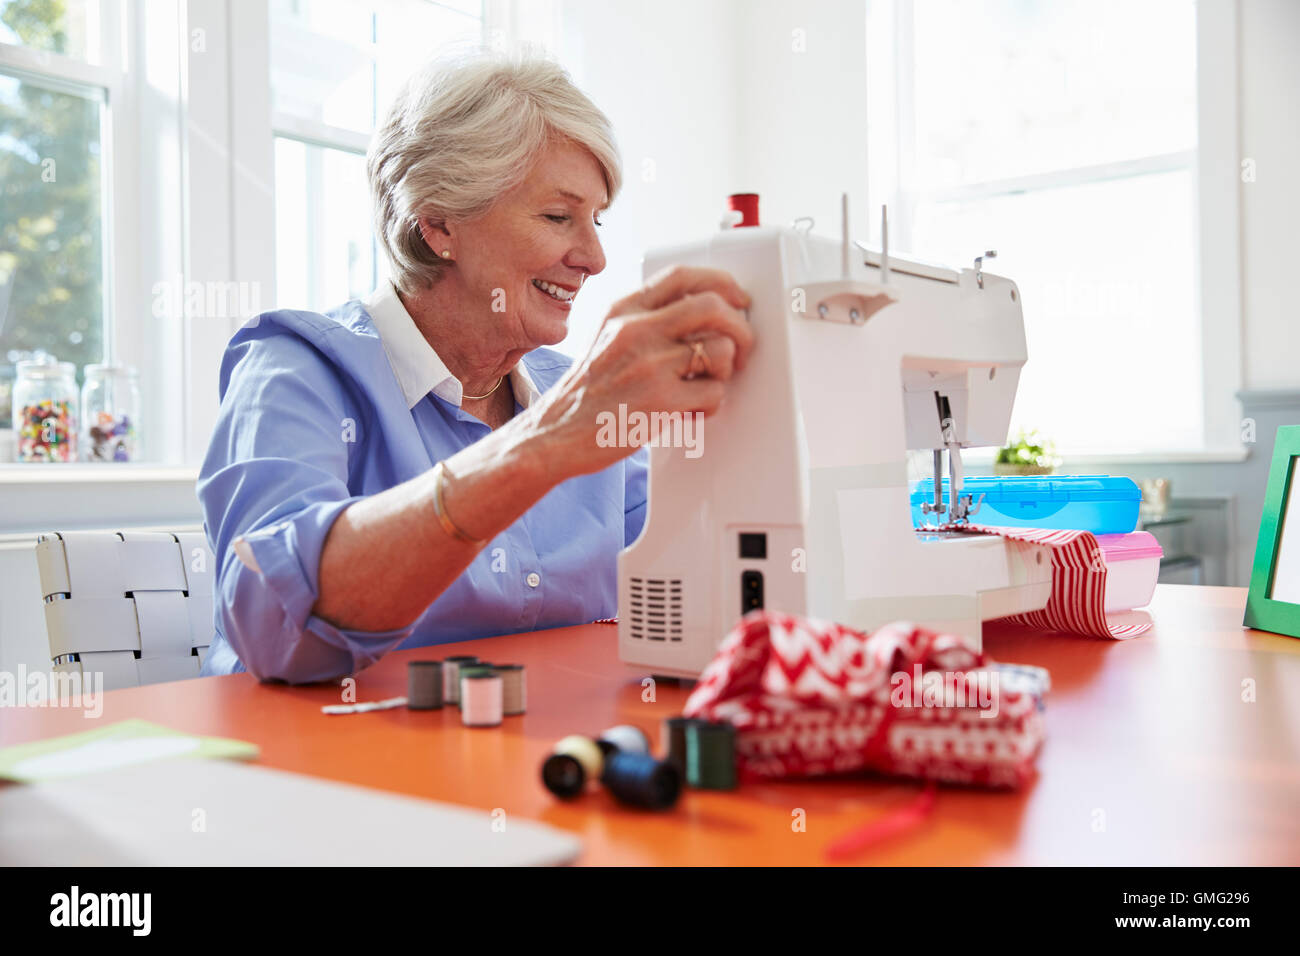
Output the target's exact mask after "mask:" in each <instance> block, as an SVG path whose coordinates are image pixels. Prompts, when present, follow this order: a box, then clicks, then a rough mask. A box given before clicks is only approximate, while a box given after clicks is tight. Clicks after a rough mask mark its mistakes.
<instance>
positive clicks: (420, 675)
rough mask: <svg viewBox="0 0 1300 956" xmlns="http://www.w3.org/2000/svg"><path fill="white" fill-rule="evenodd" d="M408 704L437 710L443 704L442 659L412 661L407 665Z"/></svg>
mask: <svg viewBox="0 0 1300 956" xmlns="http://www.w3.org/2000/svg"><path fill="white" fill-rule="evenodd" d="M406 706H407V707H408V708H409V709H410V710H437V709H438V708H440V707H441V706H442V661H411V662H410V663H409V664H407V665H406Z"/></svg>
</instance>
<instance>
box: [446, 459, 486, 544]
mask: <svg viewBox="0 0 1300 956" xmlns="http://www.w3.org/2000/svg"><path fill="white" fill-rule="evenodd" d="M446 472H447V469H446V468H445V467H443V464H442V462H438V464H436V465H434V467H433V513H434V514H436V515H437V516H438V523H439V524H440V525H442V530H443V531H445V532H447V534H449V535H451V536H452V537H453V538H455V539H456V540H458V541H464V542H465V543H466V544H472V545H477V546H478V547H482V546H483V545H485V544H487V541H486V539H481V538H474V537H471V536H470V535H467V534H466V533H465V532H464V531H462V530H461V529H460V528H459V527H458V526H457V525H456V522H454V521H452V520H451V518H450V517H448V515H447V507H446V505H444V504H443V502H442V477H443V475H444V474H445V473H446Z"/></svg>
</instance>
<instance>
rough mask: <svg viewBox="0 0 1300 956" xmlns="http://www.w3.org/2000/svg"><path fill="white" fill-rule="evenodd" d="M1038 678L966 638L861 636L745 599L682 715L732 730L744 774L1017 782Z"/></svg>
mask: <svg viewBox="0 0 1300 956" xmlns="http://www.w3.org/2000/svg"><path fill="white" fill-rule="evenodd" d="M981 675H982V676H981ZM1046 683H1047V681H1046V672H1045V671H1041V670H1040V669H1038V668H1014V667H1012V668H1005V667H1004V666H1002V665H997V664H995V663H994V662H993V661H991V660H989V659H988V658H986V657H985V656H984V655H983V654H980V653H979V652H977V651H976V650H975V649H974V644H973V642H971V641H970V640H968V639H967V638H964V637H957V636H954V635H950V634H936V633H934V632H932V631H927V630H924V629H922V628H918V627H915V626H913V625H911V624H907V623H895V624H889V625H886V626H884V627H882V628H880V629H878V630H877V631H876V632H875V633H873V634H871V635H870V636H868V635H866V634H863V633H861V632H859V631H854V630H851V629H849V628H846V627H841V626H840V625H838V624H832V623H829V622H825V621H816V620H809V619H804V618H797V617H793V616H791V615H788V614H779V613H776V612H773V611H752V612H750V613H749V614H748V615H746V616H745V617H744V618H742V619H741V620H740V622H739V623H738V624H737V625H736V626H735V628H734V629H733V630H732V631H731V633H730V634H728V635H727V637H726V638H725V639H724V640H723V642H722V646H721V647H720V648H719V649H718V654H717V656H716V657H715V658H714V659H713V662H712V663H711V664H710V665H709V666H708V668H707V669H706V670H705V671H704V673H703V674H702V675H701V676H700V681H699V684H697V685H696V688H695V691H694V693H692V694H691V696H690V698H689V699H688V700H687V702H686V708H685V711H684V713H685V715H686V716H687V717H697V718H702V719H705V720H712V721H726V722H728V723H730V724H732V725H733V726H734V727H735V728H736V761H737V769H738V771H739V773H740V774H741V776H742V777H743V778H753V777H785V776H795V777H800V776H816V775H821V774H830V773H848V772H855V771H878V772H880V773H884V774H893V775H898V776H904V777H915V778H921V779H929V780H939V781H946V782H950V783H960V784H969V785H974V786H987V787H1018V786H1020V785H1021V784H1023V783H1024V782H1025V781H1026V780H1027V779H1029V777H1030V776H1031V775H1032V773H1033V763H1034V760H1035V758H1036V756H1037V754H1038V751H1039V748H1040V746H1041V744H1042V740H1043V721H1042V713H1041V709H1042V695H1043V693H1045V691H1046ZM981 685H982V686H983V688H984V691H980V690H979V687H980V686H981ZM927 688H929V689H928V690H927ZM949 688H951V689H949Z"/></svg>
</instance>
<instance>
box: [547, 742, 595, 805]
mask: <svg viewBox="0 0 1300 956" xmlns="http://www.w3.org/2000/svg"><path fill="white" fill-rule="evenodd" d="M604 767H605V757H604V755H603V754H602V753H601V751H600V748H599V747H598V746H596V741H594V740H592V739H591V738H590V737H584V736H582V735H581V734H571V735H569V736H568V737H565V738H564V739H562V740H561V741H559V742H558V743H557V744H556V745H555V746H554V747H553V748H552V749H551V753H550V755H549V756H548V757H547V758H546V759H545V760H544V761H542V784H543V785H544V786H545V787H546V789H547V790H549V791H551V793H553V794H555V795H556V796H557V797H559V798H560V799H562V800H571V799H573V798H574V797H576V796H577V795H578V794H580V793H582V791H583V789H584V788H585V787H586V786H587V781H589V780H598V779H599V778H600V774H601V771H602V770H603V769H604Z"/></svg>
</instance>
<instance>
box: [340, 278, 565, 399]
mask: <svg viewBox="0 0 1300 956" xmlns="http://www.w3.org/2000/svg"><path fill="white" fill-rule="evenodd" d="M362 305H363V306H365V309H366V311H367V312H368V313H369V314H370V318H371V320H372V321H373V322H374V323H375V331H376V332H378V333H379V340H380V341H381V342H382V343H383V345H384V353H385V354H386V355H387V356H388V364H389V365H391V366H392V367H393V374H394V375H395V376H396V377H397V384H398V385H400V386H401V388H402V395H403V397H404V398H405V399H406V407H407V408H414V407H415V406H416V405H418V404H420V402H422V401H423V400H424V397H425V396H426V395H428V394H429V393H430V392H433V394H435V395H437V396H438V397H439V398H441V399H442V400H443V401H446V402H449V403H450V404H452V405H455V406H456V407H457V408H459V407H460V404H461V398H462V395H463V389H462V386H461V384H460V380H459V379H457V378H456V376H454V375H452V374H451V372H450V371H449V370H448V369H447V366H446V364H444V363H443V361H442V359H441V358H439V357H438V353H437V352H436V351H434V348H433V346H432V345H430V344H429V340H428V339H426V338H425V337H424V334H423V333H422V332H421V331H420V329H419V327H418V326H416V324H415V320H414V319H412V318H411V314H410V313H409V312H407V311H406V306H405V305H403V304H402V300H401V299H400V298H398V296H397V290H395V289H394V288H393V284H392V283H391V282H383V283H380V286H379V288H377V289H376V290H375V291H374V292H373V293H371V295H370V297H369V298H368V299H366V300H364V301H363V302H362ZM510 388H511V390H513V391H514V393H515V401H517V402H518V403H519V404H520V405H521V406H523V407H524V408H527V407H528V406H529V405H531V404H532V403H533V402H534V401H535V400H536V399H538V398H540V397H541V392H540V391H538V389H537V384H536V383H535V382H534V381H533V378H532V375H531V374H530V373H529V371H528V368H527V366H526V365H525V364H524V363H523V362H522V361H520V362H517V363H515V367H514V368H512V369H511V370H510Z"/></svg>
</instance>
